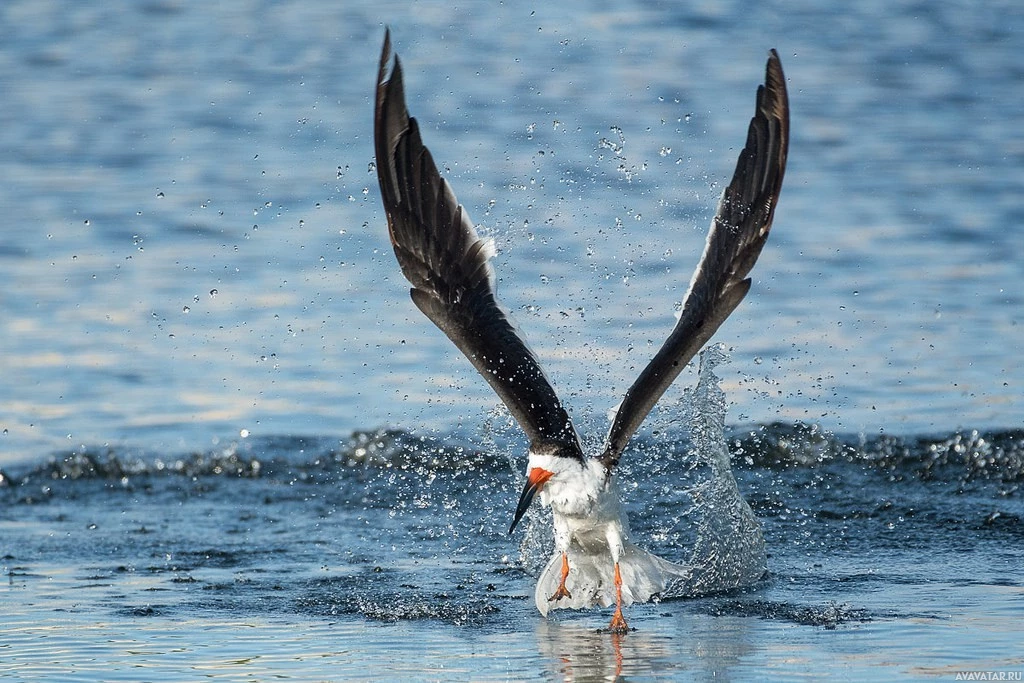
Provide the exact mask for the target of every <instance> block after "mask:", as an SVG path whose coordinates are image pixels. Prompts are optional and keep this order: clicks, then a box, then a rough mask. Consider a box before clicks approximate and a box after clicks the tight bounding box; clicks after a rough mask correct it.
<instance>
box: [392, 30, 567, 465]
mask: <svg viewBox="0 0 1024 683" xmlns="http://www.w3.org/2000/svg"><path fill="white" fill-rule="evenodd" d="M389 61H391V36H390V32H389V33H387V34H385V37H384V48H383V50H382V51H381V56H380V68H379V71H378V76H377V96H376V108H375V113H374V142H375V145H376V153H377V178H378V180H379V181H380V190H381V195H382V197H383V201H384V212H385V213H386V214H387V220H388V230H389V232H390V235H391V243H392V245H393V246H394V249H395V256H396V257H397V258H398V264H399V266H400V267H401V269H402V273H403V274H404V275H405V277H406V279H407V280H409V282H410V283H411V284H412V286H413V289H412V291H411V295H412V300H413V302H415V304H416V306H417V307H418V308H419V309H420V310H421V311H423V313H424V314H425V315H426V316H427V317H428V318H430V319H431V320H432V321H433V322H434V324H435V325H437V326H438V327H439V328H440V329H441V330H442V331H443V332H444V333H445V334H446V335H448V338H449V339H451V340H452V341H453V342H454V343H455V345H456V346H458V347H459V349H460V350H461V351H462V352H463V353H464V354H465V355H466V357H467V358H469V360H470V362H471V363H472V364H473V365H474V367H476V369H477V370H478V371H479V372H480V374H481V375H483V377H484V379H486V380H487V382H488V383H489V384H490V385H491V387H492V388H493V389H494V391H495V392H497V394H498V396H499V397H500V398H501V400H502V401H504V403H505V405H506V406H507V407H508V409H509V411H510V412H511V413H512V415H513V417H515V419H516V421H517V422H518V423H519V424H520V426H521V427H522V428H523V431H525V432H526V435H527V437H528V438H529V439H530V441H531V448H532V449H534V450H538V449H540V448H541V447H542V446H543V447H544V450H545V451H547V452H555V453H559V454H561V455H565V456H568V457H573V458H577V459H579V460H582V459H583V452H582V449H581V447H580V443H579V437H578V436H577V435H576V430H575V429H574V428H573V425H572V422H571V421H570V419H569V415H568V413H567V412H566V411H565V409H564V408H563V407H562V404H561V402H560V401H559V400H558V397H557V396H556V395H555V391H554V389H553V388H552V386H551V383H550V382H549V381H548V379H547V378H546V377H545V376H544V373H543V371H542V370H541V367H540V363H539V362H538V360H537V357H536V356H535V355H534V354H533V353H532V352H531V351H530V349H529V348H528V347H527V345H526V343H525V342H524V341H523V339H522V337H521V336H520V335H519V333H518V332H517V331H516V329H515V327H514V326H513V325H512V323H511V322H510V320H509V318H508V315H507V314H506V313H505V312H504V311H503V310H502V309H501V307H500V306H499V305H498V302H497V300H496V298H495V290H494V274H493V270H492V269H491V265H490V263H489V259H490V257H491V255H492V253H493V247H492V246H491V244H490V243H489V242H488V241H486V240H482V239H480V237H479V236H478V235H477V233H476V230H475V229H474V227H473V223H472V221H470V219H469V217H468V216H467V215H466V213H465V211H464V210H463V208H462V206H460V205H459V202H458V200H457V199H456V198H455V194H454V193H453V192H452V189H451V187H450V186H449V185H448V183H447V182H446V181H445V180H444V178H442V177H441V174H440V173H439V172H438V170H437V166H436V165H435V164H434V160H433V158H432V157H431V155H430V152H429V150H427V148H426V147H425V146H424V145H423V141H422V139H421V138H420V131H419V126H417V124H416V119H414V118H411V117H410V116H409V111H408V109H407V108H406V104H405V92H404V88H403V84H402V65H401V63H400V61H399V60H398V57H397V56H396V57H395V60H394V67H393V69H392V70H391V74H390V76H389V75H388V73H387V72H388V62H389Z"/></svg>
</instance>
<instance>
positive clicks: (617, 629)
mask: <svg viewBox="0 0 1024 683" xmlns="http://www.w3.org/2000/svg"><path fill="white" fill-rule="evenodd" d="M608 630H609V631H611V632H612V633H629V625H628V624H626V620H625V619H624V618H623V616H622V576H621V575H620V574H619V563H618V562H616V563H615V614H613V615H612V623H610V624H608Z"/></svg>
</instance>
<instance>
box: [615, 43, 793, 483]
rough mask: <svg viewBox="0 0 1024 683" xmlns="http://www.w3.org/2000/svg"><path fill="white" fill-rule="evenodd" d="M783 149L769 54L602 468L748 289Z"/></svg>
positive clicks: (781, 107)
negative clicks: (677, 300)
mask: <svg viewBox="0 0 1024 683" xmlns="http://www.w3.org/2000/svg"><path fill="white" fill-rule="evenodd" d="M788 149H789V97H788V95H787V92H786V80H785V76H784V75H783V73H782V64H781V63H780V61H779V55H778V54H777V53H776V52H775V50H772V51H771V53H770V54H769V57H768V64H767V67H766V68H765V82H764V85H761V86H758V89H757V107H756V109H755V112H754V117H753V118H752V119H751V120H750V127H749V128H748V130H747V143H746V146H745V147H744V148H743V151H742V152H740V155H739V159H738V160H737V161H736V171H735V172H734V173H733V177H732V181H731V182H730V183H729V186H728V187H726V188H725V192H724V193H723V194H722V199H721V201H720V202H719V204H718V212H717V214H716V215H715V218H714V220H713V221H712V223H711V230H710V232H709V234H708V239H707V244H706V245H705V248H704V254H703V256H702V257H701V260H700V264H699V265H698V266H697V270H696V272H695V273H694V274H693V279H692V280H691V282H690V289H689V291H688V292H687V295H686V297H685V298H684V301H683V312H682V316H681V317H680V318H679V321H678V322H677V323H676V326H675V328H674V329H673V330H672V333H671V334H670V335H669V337H668V339H667V340H666V341H665V344H664V345H663V346H662V347H661V350H660V351H658V353H657V355H655V356H654V358H653V359H651V361H650V363H648V365H647V367H646V368H644V370H643V372H641V373H640V376H639V377H638V378H637V379H636V381H635V382H634V383H633V386H631V387H630V388H629V391H627V392H626V396H625V398H624V399H623V401H622V404H621V405H620V406H619V409H618V411H617V413H616V415H615V419H614V421H613V422H612V426H611V429H610V430H609V431H608V436H607V438H606V440H605V447H604V451H603V453H602V455H601V459H602V461H603V462H604V464H605V466H606V467H607V468H609V469H610V468H612V467H614V466H615V465H616V464H618V461H619V457H620V456H621V455H622V451H623V450H625V448H626V445H627V444H628V443H629V439H630V437H632V436H633V434H634V433H635V432H636V430H637V429H639V428H640V425H641V424H642V423H643V421H644V419H645V418H646V417H647V415H648V413H650V411H651V409H652V408H653V407H654V404H655V403H657V402H658V399H660V398H661V396H662V394H664V393H665V390H666V389H668V387H669V385H671V384H672V382H673V381H674V380H675V378H676V377H677V376H678V375H679V373H680V372H681V371H682V370H683V368H684V367H686V364H687V363H689V362H690V359H691V358H693V356H694V355H695V354H696V353H697V352H698V351H700V349H701V347H702V346H704V344H706V343H707V342H708V340H709V339H711V337H712V335H714V333H715V331H716V330H718V328H719V327H720V326H721V324H722V323H723V322H725V319H726V318H728V317H729V314H730V313H732V311H733V310H734V309H735V308H736V306H738V305H739V303H740V301H742V300H743V297H745V296H746V295H747V292H748V291H749V290H750V279H749V278H747V274H748V273H749V272H750V269H751V268H753V266H754V263H755V262H756V261H757V257H758V256H759V255H760V254H761V249H762V248H763V247H764V244H765V242H766V241H767V239H768V232H769V230H770V229H771V225H772V218H773V216H774V214H775V206H776V204H777V203H778V200H779V192H780V190H781V189H782V178H783V175H784V174H785V172H786V155H787V153H788Z"/></svg>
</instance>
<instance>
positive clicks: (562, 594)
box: [548, 553, 572, 602]
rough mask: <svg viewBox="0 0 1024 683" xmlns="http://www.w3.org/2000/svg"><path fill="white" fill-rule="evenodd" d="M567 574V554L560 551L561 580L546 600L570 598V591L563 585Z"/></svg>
mask: <svg viewBox="0 0 1024 683" xmlns="http://www.w3.org/2000/svg"><path fill="white" fill-rule="evenodd" d="M568 576H569V556H568V555H566V554H565V553H562V581H561V583H559V584H558V588H557V589H555V594H554V595H552V596H551V597H550V598H548V602H554V601H555V600H558V599H559V598H570V599H571V598H572V593H570V592H569V589H568V588H566V587H565V579H566V577H568Z"/></svg>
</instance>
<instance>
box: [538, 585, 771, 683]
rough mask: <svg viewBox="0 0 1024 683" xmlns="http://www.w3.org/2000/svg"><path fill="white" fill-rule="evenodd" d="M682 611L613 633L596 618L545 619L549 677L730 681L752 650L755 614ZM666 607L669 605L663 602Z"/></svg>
mask: <svg viewBox="0 0 1024 683" xmlns="http://www.w3.org/2000/svg"><path fill="white" fill-rule="evenodd" d="M678 605H679V603H677V608H676V609H673V612H677V610H678V614H677V616H678V618H671V617H669V618H666V616H668V615H666V614H664V613H662V612H663V610H659V611H658V612H655V611H651V612H650V613H649V615H646V616H641V615H637V617H638V618H637V619H635V620H634V621H635V624H636V625H637V628H634V629H633V630H631V631H630V632H629V633H624V634H620V633H612V632H609V631H608V630H607V629H603V628H596V627H595V626H594V625H593V624H597V623H598V622H593V624H591V620H587V622H586V623H581V622H575V623H573V622H561V621H558V620H556V619H544V620H539V621H538V623H537V629H536V638H537V643H538V648H539V650H540V652H539V654H540V655H541V661H544V662H546V663H547V667H548V670H547V671H545V672H544V674H545V677H546V678H548V679H549V680H556V681H564V682H565V683H570V682H571V683H586V682H588V681H619V680H628V679H630V678H649V677H651V676H652V675H658V676H666V675H668V676H671V675H672V673H673V672H676V673H677V674H681V675H684V676H694V677H697V678H705V677H707V678H710V677H712V676H714V677H715V678H716V679H718V680H726V681H727V680H729V679H730V678H731V675H730V674H731V672H732V671H733V670H735V668H736V667H737V666H738V665H741V664H742V662H743V661H744V658H746V657H748V656H749V655H750V654H751V646H750V643H749V638H748V637H747V636H748V632H749V624H750V617H729V616H718V617H716V616H709V615H706V614H694V613H692V612H691V611H690V610H685V609H678ZM663 607H664V606H663Z"/></svg>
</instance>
